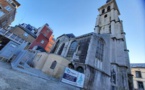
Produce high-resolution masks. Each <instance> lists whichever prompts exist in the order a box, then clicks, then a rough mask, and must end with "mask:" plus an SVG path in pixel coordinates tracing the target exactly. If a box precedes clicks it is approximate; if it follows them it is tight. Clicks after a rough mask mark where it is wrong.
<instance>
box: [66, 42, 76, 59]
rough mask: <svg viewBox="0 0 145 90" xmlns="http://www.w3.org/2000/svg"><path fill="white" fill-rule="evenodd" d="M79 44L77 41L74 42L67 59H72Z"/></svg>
mask: <svg viewBox="0 0 145 90" xmlns="http://www.w3.org/2000/svg"><path fill="white" fill-rule="evenodd" d="M77 45H78V43H77V42H76V41H73V42H72V43H71V45H70V47H69V50H68V53H67V57H69V58H71V57H72V56H73V54H74V52H75V51H76V48H77Z"/></svg>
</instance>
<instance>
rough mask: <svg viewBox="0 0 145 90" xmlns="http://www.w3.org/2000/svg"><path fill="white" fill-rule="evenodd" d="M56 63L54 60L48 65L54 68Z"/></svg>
mask: <svg viewBox="0 0 145 90" xmlns="http://www.w3.org/2000/svg"><path fill="white" fill-rule="evenodd" d="M56 64H57V62H56V61H53V62H52V64H51V66H50V68H51V69H54V68H55V67H56Z"/></svg>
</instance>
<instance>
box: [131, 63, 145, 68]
mask: <svg viewBox="0 0 145 90" xmlns="http://www.w3.org/2000/svg"><path fill="white" fill-rule="evenodd" d="M130 66H131V68H145V63H132V64H130Z"/></svg>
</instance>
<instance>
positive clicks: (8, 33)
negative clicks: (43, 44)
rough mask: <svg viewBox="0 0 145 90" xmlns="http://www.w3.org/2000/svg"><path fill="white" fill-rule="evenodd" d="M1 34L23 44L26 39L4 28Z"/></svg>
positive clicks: (0, 31)
mask: <svg viewBox="0 0 145 90" xmlns="http://www.w3.org/2000/svg"><path fill="white" fill-rule="evenodd" d="M0 35H2V36H4V37H7V38H9V39H10V40H12V41H14V42H16V43H18V44H22V43H23V42H25V40H23V39H22V38H20V37H19V36H17V35H15V34H14V33H11V32H9V31H8V30H4V29H3V28H0Z"/></svg>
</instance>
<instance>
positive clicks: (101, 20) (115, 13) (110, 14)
mask: <svg viewBox="0 0 145 90" xmlns="http://www.w3.org/2000/svg"><path fill="white" fill-rule="evenodd" d="M98 11H99V15H98V16H97V20H96V24H95V28H94V30H95V31H94V32H95V33H97V34H111V35H112V37H115V38H117V39H120V38H123V35H122V33H123V28H122V21H121V20H120V19H119V15H120V11H119V9H118V6H117V4H116V1H115V0H107V1H106V4H105V5H103V6H101V7H100V8H99V9H98Z"/></svg>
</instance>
